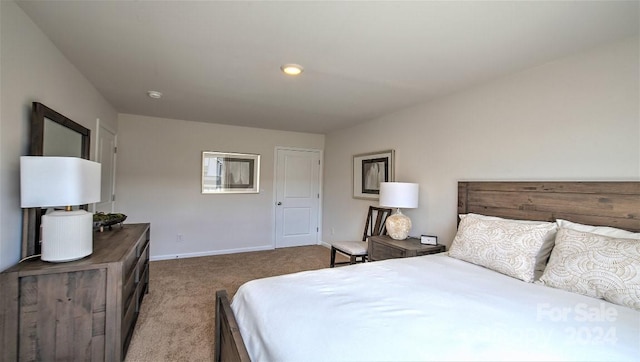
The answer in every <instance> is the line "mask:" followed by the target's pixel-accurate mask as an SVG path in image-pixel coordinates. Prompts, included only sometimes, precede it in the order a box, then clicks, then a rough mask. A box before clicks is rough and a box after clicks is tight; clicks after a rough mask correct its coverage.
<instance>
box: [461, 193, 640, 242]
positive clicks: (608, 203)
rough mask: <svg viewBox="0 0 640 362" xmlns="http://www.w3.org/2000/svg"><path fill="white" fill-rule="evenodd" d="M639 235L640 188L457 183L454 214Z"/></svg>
mask: <svg viewBox="0 0 640 362" xmlns="http://www.w3.org/2000/svg"><path fill="white" fill-rule="evenodd" d="M470 212H471V213H477V214H483V215H490V216H499V217H504V218H510V219H521V220H545V221H555V220H556V219H565V220H569V221H573V222H577V223H581V224H588V225H599V226H612V227H616V228H621V229H625V230H629V231H633V232H640V182H458V214H466V213H470Z"/></svg>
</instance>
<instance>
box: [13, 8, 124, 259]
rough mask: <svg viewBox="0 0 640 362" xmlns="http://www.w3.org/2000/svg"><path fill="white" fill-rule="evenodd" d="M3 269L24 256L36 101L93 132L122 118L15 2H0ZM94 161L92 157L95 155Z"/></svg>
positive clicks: (93, 137) (114, 123) (112, 126)
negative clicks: (24, 195)
mask: <svg viewBox="0 0 640 362" xmlns="http://www.w3.org/2000/svg"><path fill="white" fill-rule="evenodd" d="M0 9H1V10H0V13H1V18H0V19H1V20H0V25H1V26H0V64H1V65H2V67H1V72H0V80H1V83H2V84H1V90H0V100H1V105H0V108H1V111H0V137H1V142H0V170H1V172H0V201H1V202H0V270H3V269H6V268H7V267H9V266H11V265H13V264H15V263H16V262H17V261H18V260H19V258H20V246H21V234H22V233H21V227H22V213H21V209H20V188H19V186H20V173H19V163H20V159H19V158H20V156H21V155H26V154H28V151H29V119H30V115H31V103H32V102H34V101H37V102H41V103H43V104H45V105H47V106H48V107H50V108H52V109H54V110H56V111H58V112H60V113H62V114H63V115H65V116H67V117H68V118H70V119H72V120H74V121H75V122H77V123H79V124H81V125H83V126H85V127H87V128H89V129H90V130H91V132H92V137H91V145H92V147H91V150H92V152H93V149H94V147H93V145H94V144H95V143H94V142H95V133H96V131H95V128H96V119H97V118H100V119H101V120H102V122H105V123H106V124H108V125H110V126H111V128H114V129H115V128H116V126H117V125H116V120H117V114H116V112H115V110H114V109H113V108H112V107H111V106H110V105H109V104H108V103H107V102H106V101H105V99H104V98H103V97H102V96H101V95H100V94H99V93H98V91H97V90H96V89H95V88H94V87H93V86H92V85H91V84H90V83H89V82H88V81H87V79H85V78H84V77H83V76H82V74H80V73H79V72H78V70H77V69H76V68H75V67H74V66H73V65H72V64H71V63H69V61H68V60H67V59H66V58H65V57H64V55H62V53H60V51H59V50H58V49H57V48H56V47H55V46H54V45H53V43H51V41H50V40H49V39H48V38H47V37H46V36H45V35H44V34H43V33H42V32H41V31H40V29H39V28H38V27H37V26H36V25H35V24H34V23H33V22H32V21H31V19H29V18H28V17H27V16H26V15H25V13H24V12H23V11H22V10H21V9H20V8H19V7H18V6H17V5H16V4H15V3H14V2H13V1H5V0H3V1H0ZM91 157H92V158H93V154H92V156H91Z"/></svg>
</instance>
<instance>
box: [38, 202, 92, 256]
mask: <svg viewBox="0 0 640 362" xmlns="http://www.w3.org/2000/svg"><path fill="white" fill-rule="evenodd" d="M91 253H93V214H92V213H90V212H86V211H85V210H75V211H54V212H52V213H50V214H46V215H43V216H42V255H41V256H40V259H42V260H44V261H48V262H52V263H61V262H66V261H73V260H78V259H82V258H84V257H85V256H87V255H90V254H91Z"/></svg>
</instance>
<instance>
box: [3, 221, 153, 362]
mask: <svg viewBox="0 0 640 362" xmlns="http://www.w3.org/2000/svg"><path fill="white" fill-rule="evenodd" d="M149 237H150V225H149V224H125V225H124V226H123V227H122V228H120V227H119V226H114V227H113V230H106V231H104V232H102V233H99V232H96V233H95V234H94V239H93V254H91V255H90V256H88V257H86V258H84V259H81V260H77V261H73V262H68V263H56V264H54V263H47V262H43V261H41V260H40V259H38V258H36V259H33V260H28V261H24V262H22V263H20V264H17V265H15V266H14V267H12V268H10V269H8V270H6V271H4V272H3V273H2V274H0V291H1V294H0V308H1V309H0V343H1V344H0V350H1V351H2V352H1V359H2V361H36V360H38V361H40V360H46V361H53V360H58V361H70V360H74V361H121V360H123V359H124V356H125V354H126V352H127V348H128V346H129V341H130V340H131V336H132V334H133V329H134V327H135V323H136V320H137V317H138V313H139V311H140V304H141V303H142V298H144V295H145V294H146V293H148V291H149Z"/></svg>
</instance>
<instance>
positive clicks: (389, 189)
mask: <svg viewBox="0 0 640 362" xmlns="http://www.w3.org/2000/svg"><path fill="white" fill-rule="evenodd" d="M380 206H384V207H394V208H403V209H415V208H417V207H418V184H415V183H409V182H381V183H380Z"/></svg>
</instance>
